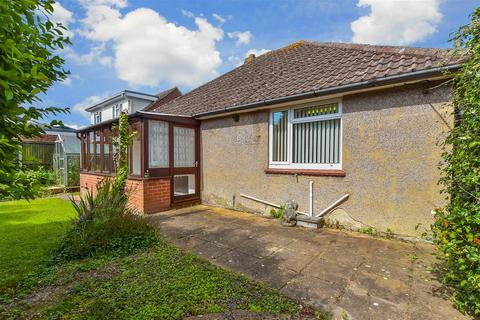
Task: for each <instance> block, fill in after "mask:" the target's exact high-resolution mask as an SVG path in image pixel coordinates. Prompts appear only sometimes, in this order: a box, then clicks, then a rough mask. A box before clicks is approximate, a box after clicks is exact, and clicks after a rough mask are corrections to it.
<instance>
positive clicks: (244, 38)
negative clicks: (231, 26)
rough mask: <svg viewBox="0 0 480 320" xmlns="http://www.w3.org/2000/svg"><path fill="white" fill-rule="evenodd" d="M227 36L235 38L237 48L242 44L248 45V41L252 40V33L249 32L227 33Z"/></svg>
mask: <svg viewBox="0 0 480 320" xmlns="http://www.w3.org/2000/svg"><path fill="white" fill-rule="evenodd" d="M227 35H228V37H229V38H237V42H236V45H237V46H240V45H242V44H249V43H250V40H252V33H251V32H250V31H244V32H240V31H235V32H228V33H227Z"/></svg>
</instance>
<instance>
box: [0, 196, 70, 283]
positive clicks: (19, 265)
mask: <svg viewBox="0 0 480 320" xmlns="http://www.w3.org/2000/svg"><path fill="white" fill-rule="evenodd" d="M73 216H74V211H73V207H72V205H71V204H70V202H69V201H65V200H62V199H58V198H47V199H38V200H33V201H30V202H28V201H25V200H22V201H9V202H0V257H1V259H0V292H1V291H2V290H4V289H6V288H8V287H12V286H15V285H16V283H17V282H18V281H19V280H20V279H22V278H23V277H24V276H25V274H27V273H29V272H31V271H34V270H35V269H37V268H41V267H42V266H43V265H45V263H46V262H47V260H48V258H49V257H50V251H51V250H52V249H53V248H54V246H55V245H56V242H57V241H58V237H59V235H61V234H62V233H63V232H64V231H65V229H66V227H67V225H68V221H69V220H70V219H71V218H72V217H73Z"/></svg>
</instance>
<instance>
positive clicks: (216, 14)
mask: <svg viewBox="0 0 480 320" xmlns="http://www.w3.org/2000/svg"><path fill="white" fill-rule="evenodd" d="M212 17H213V18H214V19H215V20H217V21H218V22H219V23H220V24H224V23H225V22H226V21H227V19H226V18H224V17H222V16H221V15H219V14H218V13H214V14H212Z"/></svg>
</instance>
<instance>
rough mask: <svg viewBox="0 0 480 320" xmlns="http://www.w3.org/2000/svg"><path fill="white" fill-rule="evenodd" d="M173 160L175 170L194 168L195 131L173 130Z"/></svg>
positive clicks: (176, 128)
mask: <svg viewBox="0 0 480 320" xmlns="http://www.w3.org/2000/svg"><path fill="white" fill-rule="evenodd" d="M173 146H174V148H173V159H174V164H175V168H192V167H195V130H194V129H191V128H183V127H174V128H173Z"/></svg>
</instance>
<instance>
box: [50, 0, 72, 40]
mask: <svg viewBox="0 0 480 320" xmlns="http://www.w3.org/2000/svg"><path fill="white" fill-rule="evenodd" d="M52 6H53V13H52V16H51V20H52V21H53V22H56V23H60V24H62V25H63V26H64V27H65V28H67V29H68V30H67V31H63V33H64V34H65V36H67V37H69V38H70V39H72V38H73V35H74V34H73V32H72V31H71V30H70V29H69V28H70V24H71V23H73V22H75V19H74V18H73V12H71V11H69V10H67V9H65V8H64V7H63V6H62V5H61V4H60V2H55V3H54V4H53V5H52Z"/></svg>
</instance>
